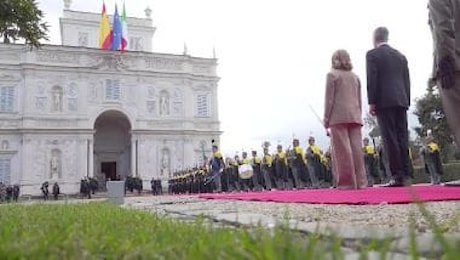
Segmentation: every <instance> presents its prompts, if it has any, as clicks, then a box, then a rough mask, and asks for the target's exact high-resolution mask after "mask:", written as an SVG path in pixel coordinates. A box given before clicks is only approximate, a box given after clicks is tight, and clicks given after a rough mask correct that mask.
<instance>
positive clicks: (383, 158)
mask: <svg viewBox="0 0 460 260" xmlns="http://www.w3.org/2000/svg"><path fill="white" fill-rule="evenodd" d="M377 150H378V161H379V169H380V179H381V180H382V183H387V182H389V181H390V180H391V176H392V174H391V170H390V162H389V161H388V155H387V151H386V149H385V147H384V146H383V142H382V141H380V144H379V146H378V147H377Z"/></svg>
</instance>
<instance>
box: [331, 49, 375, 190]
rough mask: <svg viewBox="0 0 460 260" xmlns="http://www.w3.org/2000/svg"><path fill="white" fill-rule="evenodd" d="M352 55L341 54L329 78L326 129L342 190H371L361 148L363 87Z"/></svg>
mask: <svg viewBox="0 0 460 260" xmlns="http://www.w3.org/2000/svg"><path fill="white" fill-rule="evenodd" d="M352 68H353V67H352V65H351V60H350V55H349V54H348V52H347V51H345V50H338V51H336V52H334V54H333V55H332V69H331V71H330V72H329V73H328V74H327V83H326V102H325V109H324V126H325V127H326V129H330V130H329V131H330V135H331V146H332V162H333V164H334V167H333V169H334V172H333V176H334V178H335V184H336V187H337V188H338V189H362V188H366V187H367V178H366V170H365V168H364V155H363V151H362V148H361V140H362V138H361V127H362V125H363V122H362V118H361V111H362V110H361V83H360V81H359V78H358V76H357V75H356V74H355V73H353V72H352Z"/></svg>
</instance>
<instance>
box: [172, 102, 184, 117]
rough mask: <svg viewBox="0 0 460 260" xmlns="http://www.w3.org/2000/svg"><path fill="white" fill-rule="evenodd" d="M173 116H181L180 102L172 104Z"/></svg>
mask: <svg viewBox="0 0 460 260" xmlns="http://www.w3.org/2000/svg"><path fill="white" fill-rule="evenodd" d="M173 114H174V115H181V114H182V102H174V104H173Z"/></svg>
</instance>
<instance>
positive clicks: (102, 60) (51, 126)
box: [0, 44, 220, 194]
mask: <svg viewBox="0 0 460 260" xmlns="http://www.w3.org/2000/svg"><path fill="white" fill-rule="evenodd" d="M216 66H217V64H216V60H214V59H203V58H194V57H190V56H181V55H166V54H157V53H144V54H142V55H139V53H136V52H126V53H124V54H120V53H119V52H107V51H100V50H94V49H86V48H78V49H75V48H72V47H62V46H44V47H43V48H42V49H41V50H38V51H37V50H34V51H29V48H28V47H25V46H22V45H13V44H12V45H4V44H0V67H1V68H2V70H1V72H0V86H5V85H8V86H9V85H12V86H14V88H15V97H14V109H13V111H10V112H4V113H3V112H2V113H0V144H1V141H2V140H8V142H9V148H8V149H7V150H5V151H3V150H0V156H3V157H4V156H9V157H11V159H12V166H11V167H12V169H11V182H14V183H20V184H21V185H22V192H23V194H39V193H40V189H39V188H40V185H41V183H43V182H44V181H51V182H52V181H56V180H57V181H58V183H59V184H60V185H61V190H62V192H64V193H75V192H78V189H79V183H80V179H81V178H82V177H83V176H86V175H87V174H88V172H89V173H91V172H94V174H97V173H98V172H100V169H99V168H100V165H99V161H98V159H97V158H94V160H93V161H90V162H88V158H91V156H90V155H89V154H88V142H90V143H94V131H95V129H94V124H95V122H96V119H97V118H98V117H99V116H100V115H101V114H102V113H104V112H105V111H111V110H115V111H119V112H120V113H122V114H123V115H124V116H125V117H126V120H127V121H129V125H130V135H131V136H130V137H129V138H130V140H131V146H132V147H134V146H133V145H134V144H137V149H135V150H136V153H134V154H133V152H132V151H131V152H130V153H131V154H126V153H125V154H124V155H123V156H122V158H123V159H122V160H124V161H126V160H128V161H129V163H124V164H123V165H124V166H123V167H124V168H123V169H120V170H121V171H123V172H128V171H129V168H130V170H131V171H130V172H132V174H133V175H135V174H136V173H137V174H138V175H139V176H141V177H142V178H143V179H144V180H146V181H149V180H150V179H151V178H152V177H153V176H155V177H156V178H158V177H160V178H162V179H163V180H166V179H167V178H168V176H166V175H168V174H172V172H173V171H174V170H178V169H181V168H185V167H192V166H195V164H196V163H198V161H199V160H200V159H201V157H202V151H201V143H202V142H205V148H206V150H207V151H206V152H207V153H208V154H209V153H210V147H211V139H216V140H218V139H219V136H220V131H219V119H218V111H217V105H218V104H217V83H218V80H219V78H218V77H217V75H216V70H215V69H216ZM106 80H118V81H119V86H120V96H119V99H117V100H108V99H107V93H106V91H107V86H106ZM200 95H205V96H207V97H208V98H207V101H208V102H207V109H206V111H208V112H209V113H208V114H207V115H205V116H203V115H198V114H197V112H198V108H197V98H198V96H200ZM53 150H55V151H56V150H59V151H60V152H61V155H62V158H61V161H62V176H61V177H60V178H57V179H56V178H54V179H53V178H52V177H51V176H50V175H49V168H50V160H51V157H52V153H53V152H52V151H53ZM163 154H166V155H165V156H166V157H168V158H167V159H168V160H162V158H163ZM135 158H137V164H135V163H136V162H135ZM92 162H94V163H92ZM162 162H164V164H168V165H167V166H163V167H162ZM166 162H167V163H166ZM134 164H135V165H134ZM88 165H90V166H93V167H90V168H91V169H90V170H88ZM135 166H137V169H136V168H135ZM165 167H166V168H168V169H165ZM162 169H163V170H162ZM133 170H134V171H133ZM162 174H163V175H162ZM147 183H148V182H147ZM149 187H150V185H146V186H145V188H149Z"/></svg>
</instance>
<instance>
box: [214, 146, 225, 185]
mask: <svg viewBox="0 0 460 260" xmlns="http://www.w3.org/2000/svg"><path fill="white" fill-rule="evenodd" d="M210 166H211V178H212V181H213V182H214V185H215V188H216V191H217V192H222V182H221V176H222V172H223V171H224V167H225V163H224V159H223V156H222V154H221V152H220V151H219V148H218V147H217V145H215V144H214V145H213V146H212V158H211V161H210Z"/></svg>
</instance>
